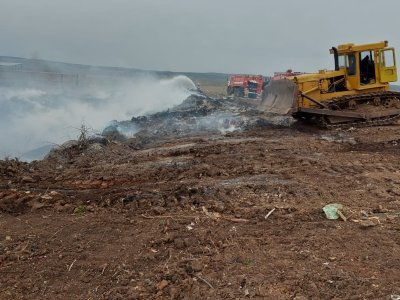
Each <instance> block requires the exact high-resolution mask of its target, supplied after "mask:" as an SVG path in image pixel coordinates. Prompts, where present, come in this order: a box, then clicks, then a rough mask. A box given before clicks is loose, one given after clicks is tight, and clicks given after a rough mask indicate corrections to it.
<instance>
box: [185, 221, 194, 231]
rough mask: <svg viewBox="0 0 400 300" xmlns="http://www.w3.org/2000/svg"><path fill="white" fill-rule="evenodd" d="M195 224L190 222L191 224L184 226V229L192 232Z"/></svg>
mask: <svg viewBox="0 0 400 300" xmlns="http://www.w3.org/2000/svg"><path fill="white" fill-rule="evenodd" d="M194 225H195V224H194V223H193V222H192V223H190V224H189V225H186V228H187V230H193V228H194V227H193V226H194Z"/></svg>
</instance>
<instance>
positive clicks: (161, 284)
mask: <svg viewBox="0 0 400 300" xmlns="http://www.w3.org/2000/svg"><path fill="white" fill-rule="evenodd" d="M168 283H169V282H168V281H167V280H165V279H163V280H161V281H160V282H159V283H158V284H157V289H158V290H160V291H161V290H163V289H165V288H166V287H167V285H168Z"/></svg>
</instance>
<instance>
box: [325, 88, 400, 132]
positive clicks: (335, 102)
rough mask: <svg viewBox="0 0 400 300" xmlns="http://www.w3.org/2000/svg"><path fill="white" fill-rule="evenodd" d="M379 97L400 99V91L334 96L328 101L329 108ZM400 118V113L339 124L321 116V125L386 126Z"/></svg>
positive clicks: (349, 126)
mask: <svg viewBox="0 0 400 300" xmlns="http://www.w3.org/2000/svg"><path fill="white" fill-rule="evenodd" d="M376 98H379V99H380V100H385V99H390V98H398V99H400V92H394V91H388V92H374V93H367V94H360V95H350V96H343V97H338V98H333V99H331V100H330V101H327V103H326V104H327V105H328V107H329V108H331V109H333V110H340V109H342V108H344V106H348V104H349V102H350V101H355V102H363V103H368V102H369V101H374V99H376ZM399 119H400V114H397V115H391V116H386V117H380V118H374V119H370V120H363V121H360V120H355V121H349V122H345V123H339V124H330V123H328V122H327V120H326V119H325V118H324V117H321V118H320V120H319V121H320V126H322V127H324V128H327V129H348V128H352V127H353V128H360V127H370V126H384V125H393V124H395V122H396V121H398V120H399Z"/></svg>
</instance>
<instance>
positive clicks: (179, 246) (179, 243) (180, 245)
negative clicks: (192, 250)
mask: <svg viewBox="0 0 400 300" xmlns="http://www.w3.org/2000/svg"><path fill="white" fill-rule="evenodd" d="M174 244H175V247H176V248H177V249H183V248H185V242H184V241H183V240H182V239H175V240H174Z"/></svg>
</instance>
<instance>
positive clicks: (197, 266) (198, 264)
mask: <svg viewBox="0 0 400 300" xmlns="http://www.w3.org/2000/svg"><path fill="white" fill-rule="evenodd" d="M192 270H193V271H194V272H200V271H201V270H203V264H202V263H201V262H200V261H198V260H195V261H193V262H192Z"/></svg>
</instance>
